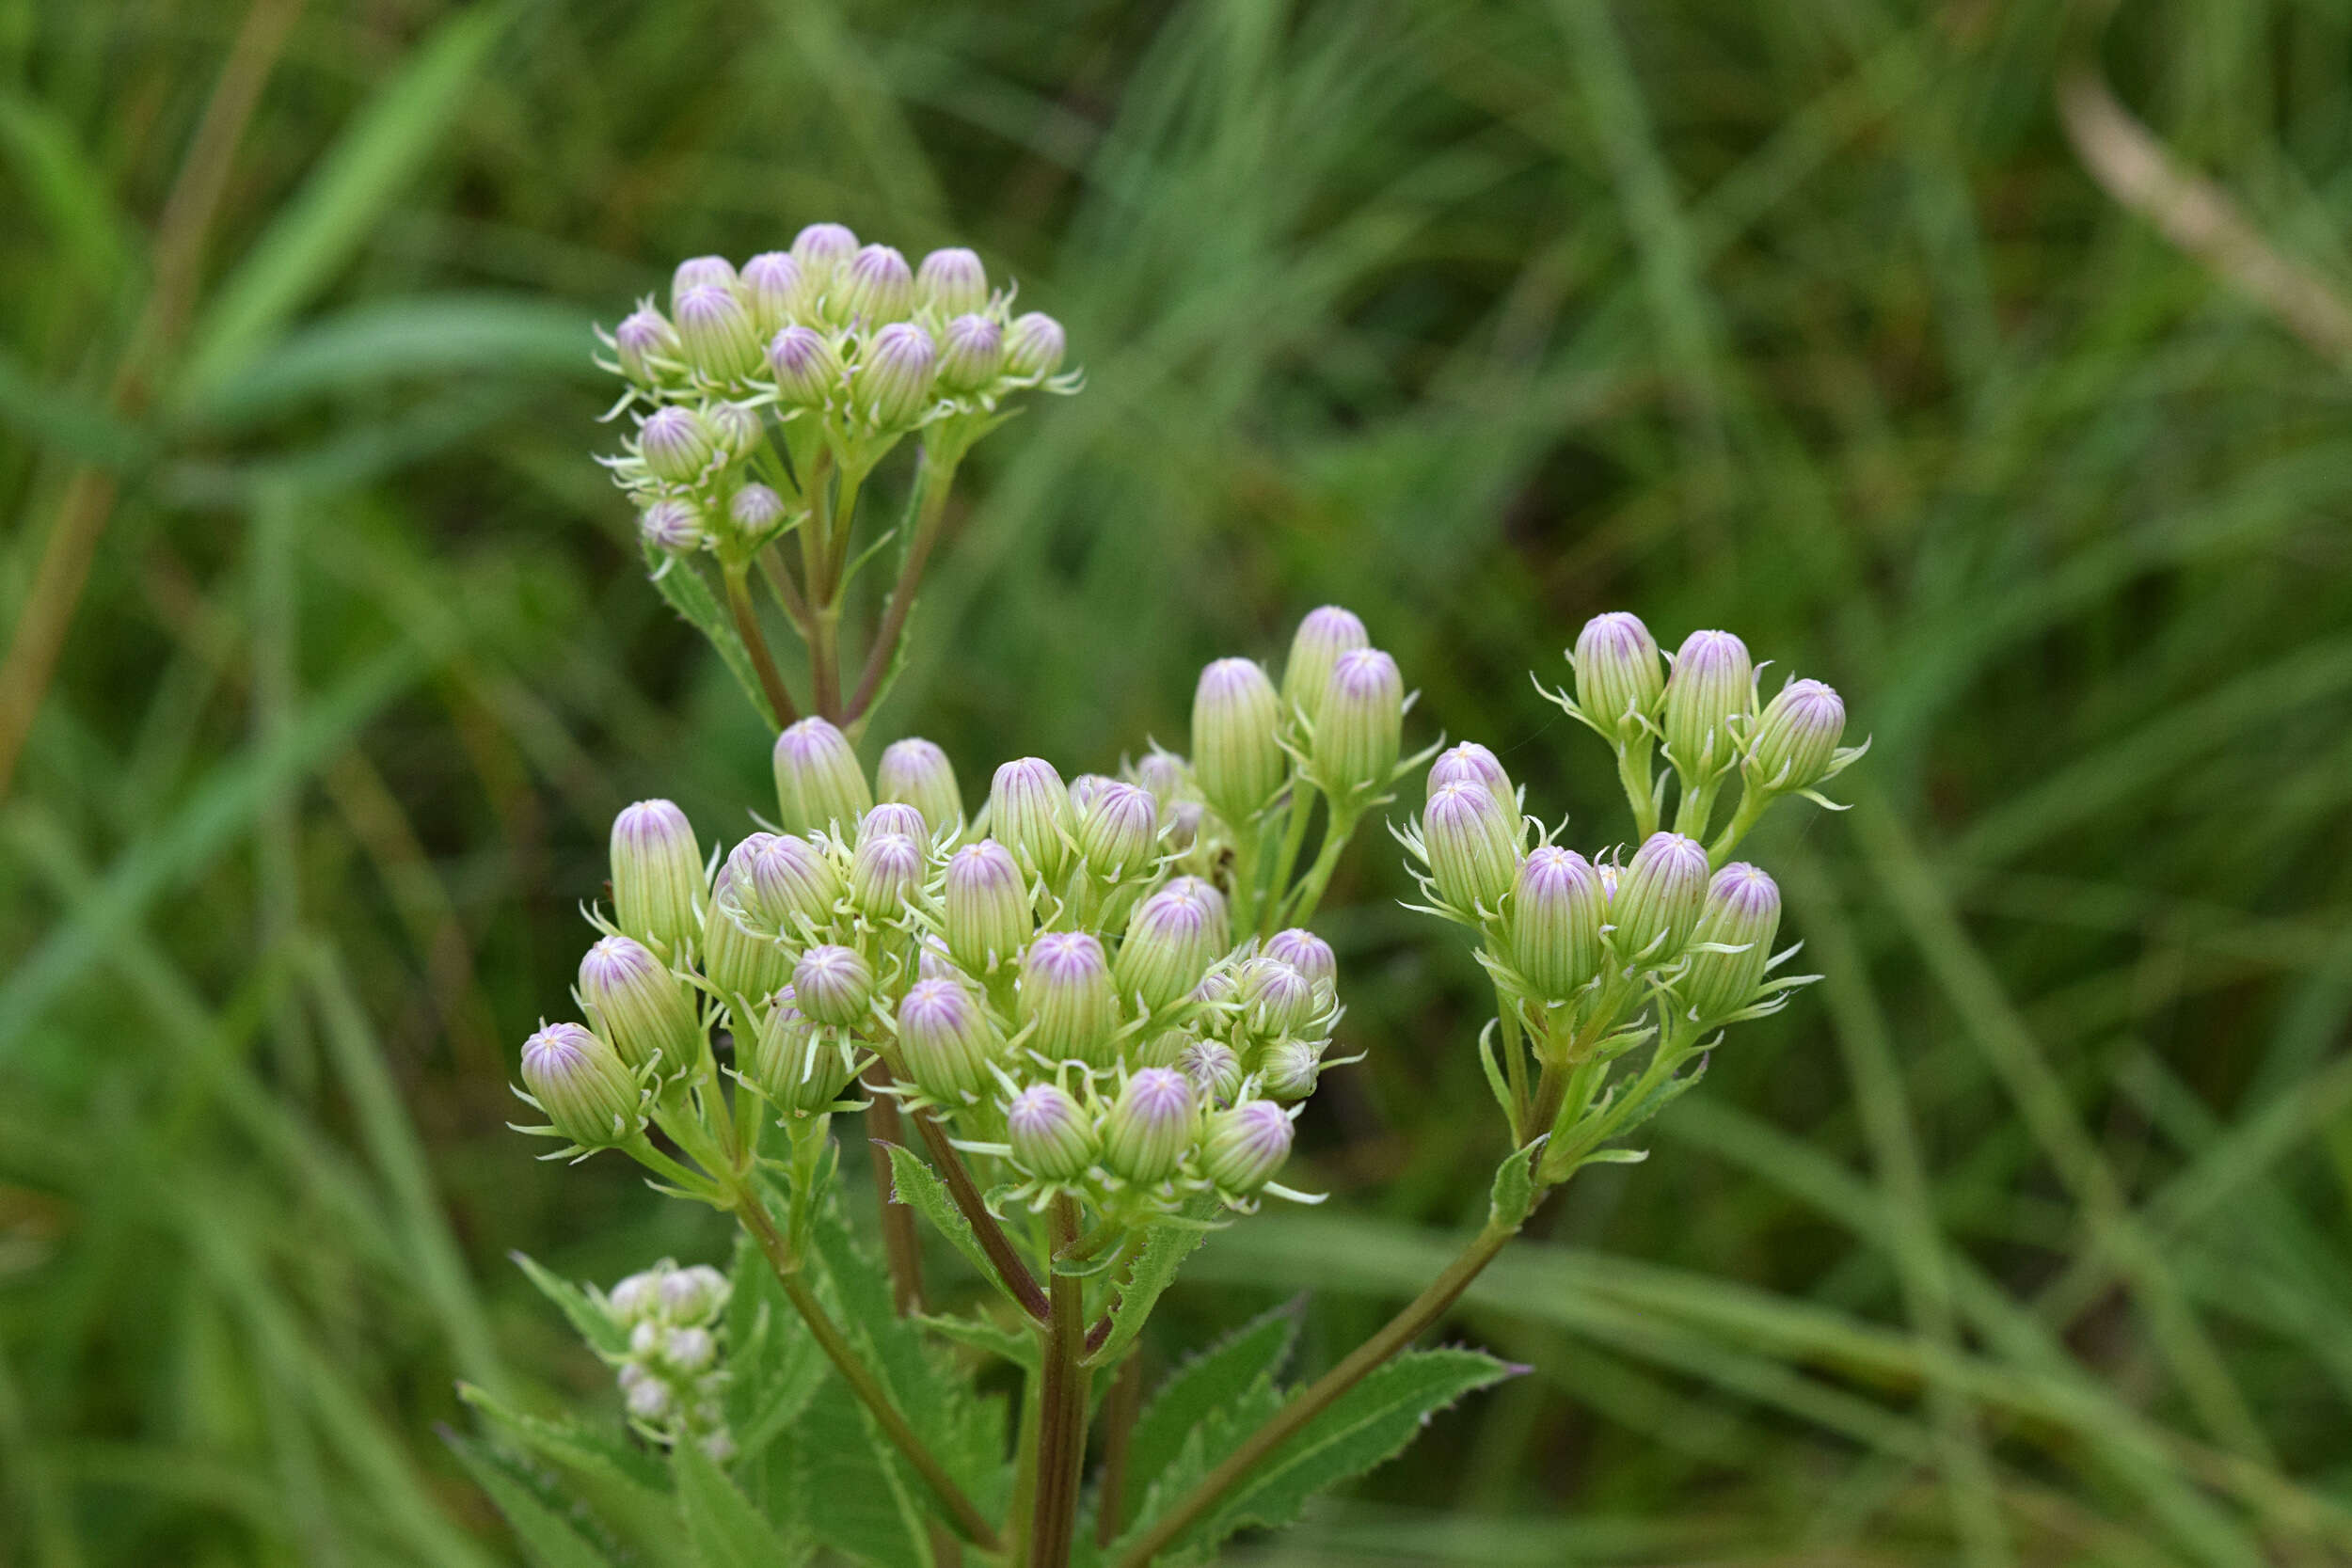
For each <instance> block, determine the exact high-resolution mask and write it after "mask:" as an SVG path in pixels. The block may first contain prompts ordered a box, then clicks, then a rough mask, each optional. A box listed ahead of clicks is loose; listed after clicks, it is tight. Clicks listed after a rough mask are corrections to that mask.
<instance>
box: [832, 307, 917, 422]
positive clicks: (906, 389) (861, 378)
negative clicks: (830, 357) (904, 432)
mask: <svg viewBox="0 0 2352 1568" xmlns="http://www.w3.org/2000/svg"><path fill="white" fill-rule="evenodd" d="M938 359H939V354H938V351H937V350H936V349H934V348H933V347H932V346H931V335H930V333H928V332H926V331H924V330H923V329H922V328H921V327H919V326H917V325H914V323H913V322H892V323H891V324H890V325H888V326H885V327H883V328H882V330H881V331H880V332H878V333H876V334H875V335H874V336H873V338H871V339H870V340H868V341H867V342H866V348H865V352H864V353H862V354H861V355H860V356H858V364H857V370H856V371H855V372H853V373H852V375H851V376H850V390H851V393H852V395H853V396H854V398H855V399H856V402H857V405H858V406H859V407H860V408H861V409H863V410H864V411H865V414H866V418H867V419H869V420H873V422H874V423H875V424H877V425H881V426H884V427H888V426H892V425H901V424H905V423H906V422H907V421H908V420H913V419H914V417H915V416H916V415H918V414H920V413H922V412H923V411H924V410H925V409H926V408H929V407H930V405H931V383H932V381H933V380H934V379H935V373H934V372H935V371H936V369H937V364H938Z"/></svg>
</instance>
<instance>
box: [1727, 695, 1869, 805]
mask: <svg viewBox="0 0 2352 1568" xmlns="http://www.w3.org/2000/svg"><path fill="white" fill-rule="evenodd" d="M1845 733H1846V703H1845V699H1844V698H1842V697H1840V696H1838V695H1837V693H1836V690H1835V689H1833V688H1830V687H1827V686H1824V685H1822V684H1821V683H1820V681H1816V680H1798V681H1790V682H1789V683H1788V685H1787V686H1784V687H1782V688H1781V689H1780V694H1779V695H1778V696H1775V697H1774V698H1773V699H1772V701H1771V702H1769V703H1767V704H1766V705H1764V711H1763V713H1762V714H1761V715H1760V716H1758V718H1757V719H1756V738H1755V742H1754V744H1752V745H1751V746H1750V747H1749V748H1748V755H1747V759H1746V765H1745V766H1746V774H1745V776H1746V778H1747V781H1748V783H1749V784H1752V785H1753V786H1754V787H1755V788H1756V789H1758V790H1771V791H1775V792H1777V791H1782V790H1791V789H1810V788H1811V787H1812V786H1813V785H1815V784H1819V783H1820V782H1821V780H1822V778H1823V777H1824V776H1825V775H1827V774H1828V772H1829V770H1830V765H1831V764H1832V763H1833V762H1835V761H1836V757H1837V742H1838V739H1839V737H1841V736H1844V734H1845Z"/></svg>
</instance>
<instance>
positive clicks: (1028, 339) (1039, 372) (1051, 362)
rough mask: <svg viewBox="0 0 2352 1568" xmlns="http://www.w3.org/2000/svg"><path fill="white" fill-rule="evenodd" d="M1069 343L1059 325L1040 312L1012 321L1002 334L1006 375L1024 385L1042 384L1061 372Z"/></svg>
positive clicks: (1033, 312)
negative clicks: (1029, 382) (1037, 382)
mask: <svg viewBox="0 0 2352 1568" xmlns="http://www.w3.org/2000/svg"><path fill="white" fill-rule="evenodd" d="M1067 349H1068V340H1067V339H1066V338H1064V336H1063V335H1062V329H1061V323H1059V322H1057V321H1056V320H1055V319H1054V318H1053V317H1051V316H1049V315H1046V314H1044V313H1043V312H1042V311H1038V310H1032V311H1030V312H1029V313H1028V314H1027V315H1025V316H1019V317H1016V318H1014V320H1013V324H1012V328H1011V330H1010V331H1009V332H1007V333H1006V334H1005V372H1006V373H1007V374H1009V375H1013V376H1018V377H1020V378H1021V379H1022V380H1024V381H1042V380H1044V379H1045V378H1046V377H1047V376H1049V375H1052V374H1053V373H1054V372H1056V371H1057V370H1059V369H1061V361H1062V355H1063V354H1064V353H1065V352H1067Z"/></svg>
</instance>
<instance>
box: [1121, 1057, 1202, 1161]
mask: <svg viewBox="0 0 2352 1568" xmlns="http://www.w3.org/2000/svg"><path fill="white" fill-rule="evenodd" d="M1199 1130H1200V1101H1199V1100H1198V1099H1197V1098H1196V1097H1195V1095H1194V1093H1193V1088H1192V1084H1191V1082H1190V1081H1189V1080H1187V1079H1186V1078H1185V1077H1184V1074H1183V1073H1181V1072H1177V1071H1175V1070H1173V1069H1168V1068H1160V1067H1148V1068H1145V1069H1143V1070H1142V1071H1140V1072H1138V1073H1136V1075H1135V1076H1134V1077H1132V1078H1130V1079H1128V1080H1127V1086H1126V1087H1125V1088H1122V1089H1120V1091H1119V1098H1118V1099H1117V1100H1115V1101H1112V1102H1111V1108H1110V1111H1109V1113H1108V1114H1107V1115H1105V1116H1104V1118H1103V1163H1104V1164H1105V1165H1108V1166H1109V1167H1110V1168H1111V1169H1112V1170H1114V1171H1116V1172H1118V1173H1119V1174H1120V1176H1123V1177H1125V1178H1126V1179H1127V1180H1130V1181H1133V1182H1136V1183H1138V1184H1140V1185H1143V1186H1150V1185H1152V1183H1154V1182H1158V1181H1165V1180H1168V1178H1169V1177H1171V1176H1173V1175H1175V1174H1176V1169H1177V1167H1178V1166H1179V1165H1181V1164H1184V1154H1185V1152H1186V1151H1187V1150H1188V1149H1190V1148H1192V1140H1193V1135H1194V1133H1195V1132H1198V1131H1199Z"/></svg>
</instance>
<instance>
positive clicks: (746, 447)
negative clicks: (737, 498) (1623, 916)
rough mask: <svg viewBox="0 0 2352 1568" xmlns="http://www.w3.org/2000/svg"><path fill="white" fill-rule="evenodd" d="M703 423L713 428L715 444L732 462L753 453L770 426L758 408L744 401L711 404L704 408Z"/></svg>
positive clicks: (712, 435)
mask: <svg viewBox="0 0 2352 1568" xmlns="http://www.w3.org/2000/svg"><path fill="white" fill-rule="evenodd" d="M703 423H704V424H706V425H707V426H708V427H709V428H710V441H711V444H712V445H713V446H715V447H717V448H718V449H719V454H720V455H721V456H722V457H724V458H726V459H727V460H728V461H730V462H733V461H735V460H736V459H738V458H743V457H748V456H750V455H751V453H752V451H753V449H755V447H757V446H758V445H759V442H760V437H761V435H762V433H763V432H764V431H765V430H766V428H767V427H766V426H765V425H763V424H762V423H761V422H760V417H759V410H758V409H756V408H753V407H750V406H748V405H747V404H740V403H714V404H709V405H707V407H705V408H704V409H703Z"/></svg>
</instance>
